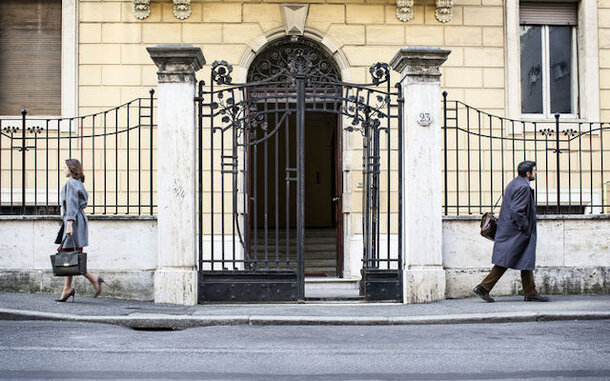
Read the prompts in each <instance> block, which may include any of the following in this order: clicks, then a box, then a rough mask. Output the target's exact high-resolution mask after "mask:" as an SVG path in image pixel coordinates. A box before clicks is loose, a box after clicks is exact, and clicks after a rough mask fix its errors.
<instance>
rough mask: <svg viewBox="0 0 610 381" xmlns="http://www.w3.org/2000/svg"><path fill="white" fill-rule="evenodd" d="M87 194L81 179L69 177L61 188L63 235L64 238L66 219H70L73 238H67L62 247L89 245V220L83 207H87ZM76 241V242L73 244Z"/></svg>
mask: <svg viewBox="0 0 610 381" xmlns="http://www.w3.org/2000/svg"><path fill="white" fill-rule="evenodd" d="M88 200H89V194H88V193H87V190H86V189H85V186H84V185H83V183H82V181H80V180H76V179H74V178H72V177H71V178H69V179H68V181H66V183H65V184H64V186H63V188H61V208H62V212H63V215H64V222H63V223H64V236H63V237H62V239H65V238H66V226H67V221H69V220H72V221H74V222H72V234H73V238H68V239H67V240H66V241H65V243H64V247H66V248H73V247H75V246H78V247H85V246H87V245H89V221H88V220H87V216H85V211H84V209H85V208H86V207H87V201H88ZM74 241H76V244H77V245H75V244H74Z"/></svg>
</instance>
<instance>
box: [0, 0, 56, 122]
mask: <svg viewBox="0 0 610 381" xmlns="http://www.w3.org/2000/svg"><path fill="white" fill-rule="evenodd" d="M61 56H62V1H61V0H2V1H0V115H18V114H19V110H21V109H22V108H27V110H28V112H29V114H30V115H60V114H61V80H62V78H61V74H62V73H61Z"/></svg>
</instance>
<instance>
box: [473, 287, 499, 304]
mask: <svg viewBox="0 0 610 381" xmlns="http://www.w3.org/2000/svg"><path fill="white" fill-rule="evenodd" d="M472 291H474V293H475V294H477V295H478V296H479V298H481V299H483V300H484V301H486V302H488V303H492V302H495V300H494V298H492V297H491V296H489V292H487V291H485V289H484V288H483V287H481V286H480V285H478V286H476V287H475V288H474V290H472Z"/></svg>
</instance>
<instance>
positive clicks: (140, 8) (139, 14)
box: [133, 0, 150, 20]
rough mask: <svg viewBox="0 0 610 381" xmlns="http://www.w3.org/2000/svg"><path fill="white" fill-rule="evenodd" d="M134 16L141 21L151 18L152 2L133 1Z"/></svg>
mask: <svg viewBox="0 0 610 381" xmlns="http://www.w3.org/2000/svg"><path fill="white" fill-rule="evenodd" d="M133 15H134V16H136V18H138V19H140V20H143V19H145V18H147V17H148V16H150V0H133Z"/></svg>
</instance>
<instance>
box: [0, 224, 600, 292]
mask: <svg viewBox="0 0 610 381" xmlns="http://www.w3.org/2000/svg"><path fill="white" fill-rule="evenodd" d="M59 224H60V220H59V219H58V218H56V217H6V216H2V217H0V291H3V292H40V293H53V294H56V293H59V292H60V290H61V288H62V285H63V278H60V277H54V276H53V275H52V273H51V270H50V268H51V266H50V260H49V255H50V254H52V253H53V252H54V250H55V248H56V246H57V245H55V244H54V243H53V241H54V240H55V235H56V234H57V230H58V228H59ZM538 231H539V233H538V253H537V260H538V264H537V269H536V272H535V276H536V285H537V288H538V290H539V291H540V292H542V293H545V294H609V293H610V239H608V237H610V218H606V217H599V216H597V217H589V218H583V217H582V216H580V217H578V218H575V217H565V218H546V217H540V219H539V221H538ZM89 234H90V242H91V246H89V247H88V248H87V250H86V251H87V254H88V265H89V269H90V271H91V272H92V273H93V274H95V275H97V276H101V277H103V278H104V279H105V280H106V281H107V283H106V285H105V288H104V295H105V296H108V297H113V298H119V299H131V300H153V298H154V279H155V271H156V269H157V223H156V220H155V219H154V218H152V217H137V218H134V217H129V218H126V217H122V218H120V217H117V216H112V217H90V232H89ZM492 248H493V242H490V241H488V240H486V239H484V238H483V237H481V236H480V235H479V218H478V217H452V218H445V219H444V221H443V264H444V265H443V268H444V270H445V297H447V298H462V297H468V296H472V295H473V294H472V288H473V287H474V286H475V285H477V284H478V283H479V282H480V281H481V280H482V279H483V277H485V275H486V274H487V272H488V271H489V269H490V268H491V266H492V265H491V252H492ZM74 285H75V288H76V292H77V296H78V295H92V294H93V287H92V286H91V285H90V284H89V282H88V281H87V280H86V279H85V278H84V277H75V279H74ZM521 292H522V289H521V279H520V276H519V272H518V271H514V270H509V271H507V272H506V274H505V275H504V276H503V277H502V279H500V281H499V282H498V284H497V285H496V287H495V288H494V290H493V291H492V294H493V295H515V294H519V293H521ZM432 299H434V298H432Z"/></svg>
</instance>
